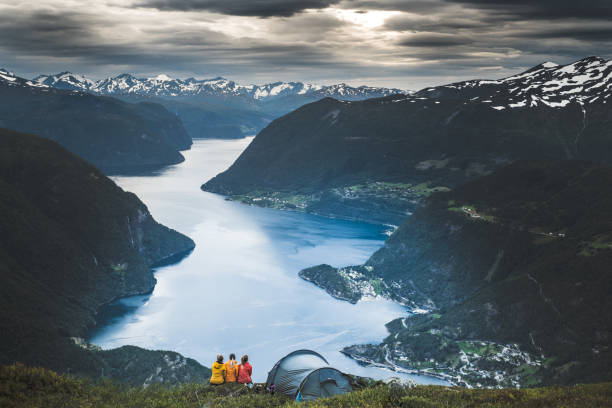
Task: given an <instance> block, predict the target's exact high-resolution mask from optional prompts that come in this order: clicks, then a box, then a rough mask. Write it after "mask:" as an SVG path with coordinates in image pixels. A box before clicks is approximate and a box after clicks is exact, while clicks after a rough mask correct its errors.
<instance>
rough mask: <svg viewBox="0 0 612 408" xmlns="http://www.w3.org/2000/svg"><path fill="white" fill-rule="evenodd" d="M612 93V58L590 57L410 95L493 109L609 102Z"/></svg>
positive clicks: (414, 98)
mask: <svg viewBox="0 0 612 408" xmlns="http://www.w3.org/2000/svg"><path fill="white" fill-rule="evenodd" d="M611 94H612V61H606V60H605V59H603V58H599V57H587V58H584V59H581V60H579V61H575V62H573V63H571V64H567V65H558V64H555V63H553V62H545V63H543V64H540V65H537V66H535V67H533V68H531V69H529V70H527V71H525V72H522V73H519V74H516V75H512V76H509V77H506V78H502V79H498V80H471V81H464V82H457V83H453V84H448V85H443V86H439V87H434V88H426V89H424V90H422V91H419V92H417V93H415V94H414V95H412V96H409V97H408V98H407V99H406V102H409V101H417V100H420V98H425V99H426V100H436V99H440V98H447V97H455V98H459V99H460V98H466V100H465V101H464V103H465V104H467V103H487V104H490V108H491V109H495V110H503V109H517V108H534V107H537V106H541V105H545V106H549V107H552V108H561V107H565V106H567V105H569V104H571V103H578V104H581V105H583V104H590V103H595V102H602V101H603V102H604V103H605V102H606V100H607V99H609V98H610V95H611Z"/></svg>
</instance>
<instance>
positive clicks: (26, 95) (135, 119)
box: [0, 70, 192, 172]
mask: <svg viewBox="0 0 612 408" xmlns="http://www.w3.org/2000/svg"><path fill="white" fill-rule="evenodd" d="M0 127H5V128H10V129H15V130H19V131H23V132H30V133H34V134H37V135H39V136H43V137H46V138H48V139H51V140H55V141H57V142H59V143H60V144H62V145H63V146H65V147H66V148H68V149H69V150H70V151H72V152H73V153H75V154H77V155H79V156H81V157H82V158H84V159H86V160H88V161H89V162H91V163H93V164H94V165H96V166H97V167H98V168H100V169H103V170H104V171H107V172H115V171H131V170H136V169H141V168H145V167H152V166H162V165H168V164H175V163H179V162H181V161H183V160H184V158H183V156H182V155H181V153H180V150H185V149H188V148H189V147H190V146H191V143H192V141H191V138H190V137H189V135H188V134H187V132H186V131H185V128H184V127H183V125H182V123H181V121H180V120H179V119H178V118H177V116H176V115H175V114H173V113H170V112H168V110H166V109H165V108H164V107H163V106H161V105H159V104H155V103H150V102H141V103H127V102H124V101H121V100H118V99H116V98H111V97H106V96H98V95H93V94H90V93H87V92H81V91H68V90H63V89H56V88H52V87H49V86H47V85H43V84H40V83H38V82H35V81H30V80H27V79H24V78H20V77H17V76H15V75H14V74H13V73H10V72H8V71H5V70H0Z"/></svg>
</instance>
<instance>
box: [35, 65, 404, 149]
mask: <svg viewBox="0 0 612 408" xmlns="http://www.w3.org/2000/svg"><path fill="white" fill-rule="evenodd" d="M33 81H34V82H36V83H39V84H42V85H47V86H51V87H54V88H58V89H69V90H78V91H84V92H85V91H86V92H90V93H94V94H97V95H107V96H114V97H118V98H121V99H125V100H128V101H134V100H150V101H154V102H156V103H160V104H162V105H164V106H165V107H166V108H167V109H168V110H169V111H171V112H173V113H175V114H176V115H178V116H179V117H180V118H181V121H182V122H183V124H184V125H185V129H187V131H188V132H189V134H190V135H191V136H192V137H193V138H238V137H245V136H251V135H255V134H257V133H258V132H259V131H260V130H261V129H263V128H264V127H265V126H266V125H267V124H268V123H269V122H270V121H271V120H272V119H274V118H276V117H278V116H281V115H284V114H286V113H288V112H291V111H292V110H294V109H296V108H298V107H300V106H302V105H304V104H306V103H310V102H314V101H318V100H319V99H322V98H325V97H335V98H338V99H343V100H362V99H367V98H376V97H382V96H387V95H391V94H395V93H399V92H401V91H400V90H399V89H388V88H374V87H367V86H360V87H351V86H348V85H346V84H337V85H330V86H317V85H311V84H305V83H302V82H274V83H269V84H265V85H246V86H244V85H238V84H237V83H236V82H234V81H231V80H228V79H225V78H220V77H218V78H212V79H203V80H198V79H195V78H188V79H173V78H170V77H168V76H167V75H164V74H161V75H158V76H156V77H152V78H136V77H135V76H133V75H130V74H121V75H118V76H116V77H113V78H107V79H102V80H100V81H92V80H90V79H88V78H85V77H83V76H81V75H75V74H72V73H70V72H61V73H59V74H56V75H40V76H38V77H36V78H34V80H33Z"/></svg>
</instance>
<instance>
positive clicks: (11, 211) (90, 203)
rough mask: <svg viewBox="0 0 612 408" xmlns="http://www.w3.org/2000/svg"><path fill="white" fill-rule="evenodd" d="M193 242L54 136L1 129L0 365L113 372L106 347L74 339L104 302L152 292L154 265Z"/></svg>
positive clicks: (84, 328)
mask: <svg viewBox="0 0 612 408" xmlns="http://www.w3.org/2000/svg"><path fill="white" fill-rule="evenodd" d="M193 247H194V243H193V241H192V240H191V239H189V238H188V237H186V236H184V235H181V234H179V233H178V232H176V231H174V230H171V229H169V228H167V227H164V226H163V225H160V224H158V223H157V222H155V220H154V219H153V218H152V217H151V215H150V214H149V212H148V210H147V208H146V206H145V205H144V204H143V203H142V202H141V201H140V200H139V199H138V198H137V197H136V196H135V195H134V194H132V193H127V192H124V191H123V190H122V189H121V188H119V187H118V186H117V185H115V183H113V182H112V181H111V180H110V179H108V178H106V177H105V176H104V175H103V174H102V173H100V172H99V171H98V170H97V169H96V168H95V167H93V166H92V165H90V164H88V163H86V162H85V161H83V160H81V159H79V158H77V157H76V156H74V155H72V154H71V153H69V152H68V151H66V150H65V149H63V148H62V147H60V146H59V145H58V144H56V143H55V142H52V141H49V140H45V139H42V138H39V137H36V136H31V135H27V134H22V133H17V132H13V131H9V130H5V129H0V278H1V281H2V285H0V331H1V332H2V342H0V361H2V362H3V363H11V362H13V361H22V362H26V363H28V364H33V365H43V366H46V367H51V368H54V369H56V370H61V371H65V370H67V369H68V368H70V369H71V370H72V372H77V373H79V372H81V373H86V374H95V375H99V374H100V368H101V367H102V368H103V367H107V370H106V372H107V375H110V372H111V371H112V370H111V368H112V364H113V362H112V359H108V361H107V357H108V353H107V352H104V353H106V354H104V353H97V352H94V351H91V350H86V349H84V348H82V347H78V346H77V345H75V342H74V340H72V339H71V338H74V337H84V336H85V334H86V332H87V328H88V327H90V326H91V325H92V324H93V323H94V322H95V316H96V312H97V309H98V307H99V306H101V305H102V304H104V303H107V302H109V301H111V300H113V299H115V298H117V297H122V296H128V295H133V294H139V293H146V292H149V291H151V290H152V289H153V286H154V285H155V279H154V278H153V274H152V272H151V269H150V266H151V265H152V264H154V263H156V262H159V261H161V260H163V259H165V258H168V257H170V256H173V255H178V254H181V253H187V252H188V251H190V250H191V249H193ZM151 358H154V356H153V355H151ZM194 363H195V362H194ZM196 365H197V364H196ZM192 366H193V365H192ZM109 370H110V371H109ZM150 374H151V373H149V374H148V375H147V377H148V376H149V375H150ZM145 378H146V377H145Z"/></svg>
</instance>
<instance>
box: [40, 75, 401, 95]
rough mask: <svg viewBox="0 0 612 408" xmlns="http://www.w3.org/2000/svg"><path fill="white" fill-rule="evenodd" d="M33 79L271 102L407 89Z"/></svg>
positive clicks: (85, 87) (74, 86)
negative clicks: (282, 99) (285, 98)
mask: <svg viewBox="0 0 612 408" xmlns="http://www.w3.org/2000/svg"><path fill="white" fill-rule="evenodd" d="M33 82H35V83H39V84H42V85H47V86H50V87H53V88H58V89H68V90H76V91H87V92H94V93H99V94H103V95H138V96H159V97H187V96H223V97H228V96H232V97H244V98H248V99H253V100H255V101H269V100H272V99H278V98H283V97H286V96H296V95H303V96H304V97H310V96H312V97H315V98H318V99H321V98H325V97H331V98H337V99H342V100H360V99H367V98H378V97H382V96H388V95H392V94H398V93H405V92H406V91H403V90H400V89H394V88H376V87H369V86H359V87H352V86H349V85H346V84H337V85H313V84H306V83H303V82H274V83H269V84H265V85H239V84H237V83H236V82H234V81H231V80H229V79H225V78H222V77H217V78H213V79H201V80H199V79H195V78H188V79H174V78H171V77H169V76H167V75H165V74H160V75H157V76H155V77H152V78H137V77H135V76H133V75H131V74H121V75H117V76H115V77H112V78H106V79H102V80H99V81H93V80H91V79H88V78H86V77H84V76H82V75H76V74H73V73H71V72H67V71H66V72H62V73H59V74H55V75H39V76H37V77H36V78H34V79H33Z"/></svg>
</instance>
